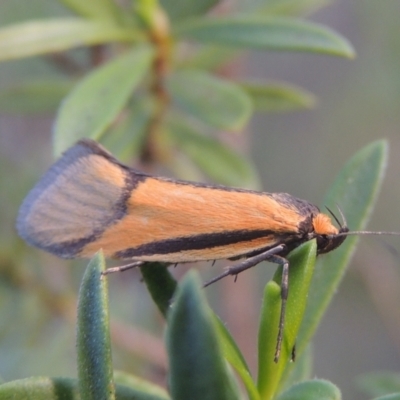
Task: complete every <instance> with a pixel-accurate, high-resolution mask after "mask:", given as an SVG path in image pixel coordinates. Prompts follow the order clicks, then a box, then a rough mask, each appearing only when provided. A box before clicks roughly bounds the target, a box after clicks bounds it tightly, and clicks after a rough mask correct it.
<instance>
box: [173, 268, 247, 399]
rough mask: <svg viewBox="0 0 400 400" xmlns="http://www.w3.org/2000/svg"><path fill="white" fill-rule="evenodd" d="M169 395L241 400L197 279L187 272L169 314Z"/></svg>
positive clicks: (181, 397) (176, 397) (182, 397)
mask: <svg viewBox="0 0 400 400" xmlns="http://www.w3.org/2000/svg"><path fill="white" fill-rule="evenodd" d="M166 336H167V349H168V354H169V359H170V392H171V397H172V398H173V399H174V400H181V399H182V400H187V399H188V398H190V399H191V400H197V399H199V400H205V399H206V400H213V399H215V400H224V399H226V400H234V399H240V395H239V392H238V389H237V387H236V385H235V384H234V383H233V379H232V375H231V374H230V373H229V370H228V369H227V364H226V362H225V360H224V358H223V355H222V351H221V348H220V344H219V340H218V337H217V332H216V328H215V325H214V320H213V316H212V312H211V310H210V309H209V307H208V305H207V302H206V299H205V297H204V292H203V290H202V288H201V286H200V281H199V278H198V276H197V275H196V273H195V272H194V271H190V272H189V273H188V274H187V275H186V277H185V278H184V279H183V281H182V283H181V284H180V285H179V288H178V290H177V293H176V300H175V303H174V305H173V307H172V310H171V311H170V312H169V314H168V327H167V334H166Z"/></svg>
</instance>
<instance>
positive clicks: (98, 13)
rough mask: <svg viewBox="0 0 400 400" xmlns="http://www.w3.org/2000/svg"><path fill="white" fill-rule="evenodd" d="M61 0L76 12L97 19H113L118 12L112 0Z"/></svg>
mask: <svg viewBox="0 0 400 400" xmlns="http://www.w3.org/2000/svg"><path fill="white" fill-rule="evenodd" d="M61 2H62V3H63V4H64V5H65V6H67V7H68V8H70V9H71V10H73V11H75V12H76V13H77V14H79V15H81V16H83V17H88V18H93V19H97V20H99V19H102V20H108V21H113V20H114V19H115V15H116V14H117V12H118V8H117V6H116V4H115V2H114V1H113V0H85V1H81V0H61Z"/></svg>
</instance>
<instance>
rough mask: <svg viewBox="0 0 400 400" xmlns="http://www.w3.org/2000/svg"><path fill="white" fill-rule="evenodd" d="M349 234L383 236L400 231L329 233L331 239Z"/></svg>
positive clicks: (396, 234) (398, 233) (393, 234)
mask: <svg viewBox="0 0 400 400" xmlns="http://www.w3.org/2000/svg"><path fill="white" fill-rule="evenodd" d="M349 235H376V236H377V235H382V236H385V235H386V236H400V232H388V231H350V232H341V233H337V234H336V235H327V236H328V238H329V239H333V238H335V237H338V236H349Z"/></svg>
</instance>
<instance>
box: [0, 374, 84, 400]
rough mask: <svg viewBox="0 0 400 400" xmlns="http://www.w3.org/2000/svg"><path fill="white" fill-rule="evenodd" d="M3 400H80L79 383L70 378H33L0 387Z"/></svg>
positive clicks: (0, 395)
mask: <svg viewBox="0 0 400 400" xmlns="http://www.w3.org/2000/svg"><path fill="white" fill-rule="evenodd" d="M0 399H2V400H9V399H10V400H11V399H18V400H43V399H46V400H59V399H68V400H80V399H81V397H80V396H79V390H78V382H77V380H76V379H69V378H49V377H42V376H40V377H33V378H26V379H18V380H16V381H11V382H6V383H4V384H2V385H0Z"/></svg>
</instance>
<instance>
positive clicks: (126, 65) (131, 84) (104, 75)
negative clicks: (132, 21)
mask: <svg viewBox="0 0 400 400" xmlns="http://www.w3.org/2000/svg"><path fill="white" fill-rule="evenodd" d="M152 56H153V51H152V50H151V48H150V47H148V46H140V47H135V48H134V49H132V50H131V51H128V52H126V53H124V54H122V55H121V56H120V57H118V58H115V59H113V60H112V61H110V62H108V63H107V64H105V65H102V66H101V67H99V68H97V69H96V70H95V71H93V72H92V73H90V74H89V75H87V76H86V77H85V78H84V79H83V80H82V81H81V82H80V83H79V84H78V85H77V86H76V87H75V89H74V90H73V91H72V92H71V93H70V94H69V95H68V97H67V98H66V99H65V101H64V102H63V104H62V106H61V108H60V110H59V112H58V117H57V121H56V124H55V128H54V153H55V155H57V156H58V155H59V154H61V153H62V152H63V151H64V150H65V149H67V148H68V147H70V146H71V145H72V144H73V143H75V142H76V141H77V140H79V139H82V138H84V137H89V138H92V139H99V138H100V136H101V135H102V134H103V133H104V131H105V130H106V129H107V127H108V126H109V125H110V124H111V123H112V122H113V120H114V119H115V118H116V116H117V115H118V113H119V112H120V111H121V110H122V108H123V107H124V105H125V104H126V102H127V101H128V99H129V97H130V96H131V95H132V92H133V91H134V90H135V88H136V87H137V86H138V85H139V83H140V81H141V80H142V78H143V76H144V75H145V74H146V72H147V71H148V68H149V66H150V63H151V60H152Z"/></svg>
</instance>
